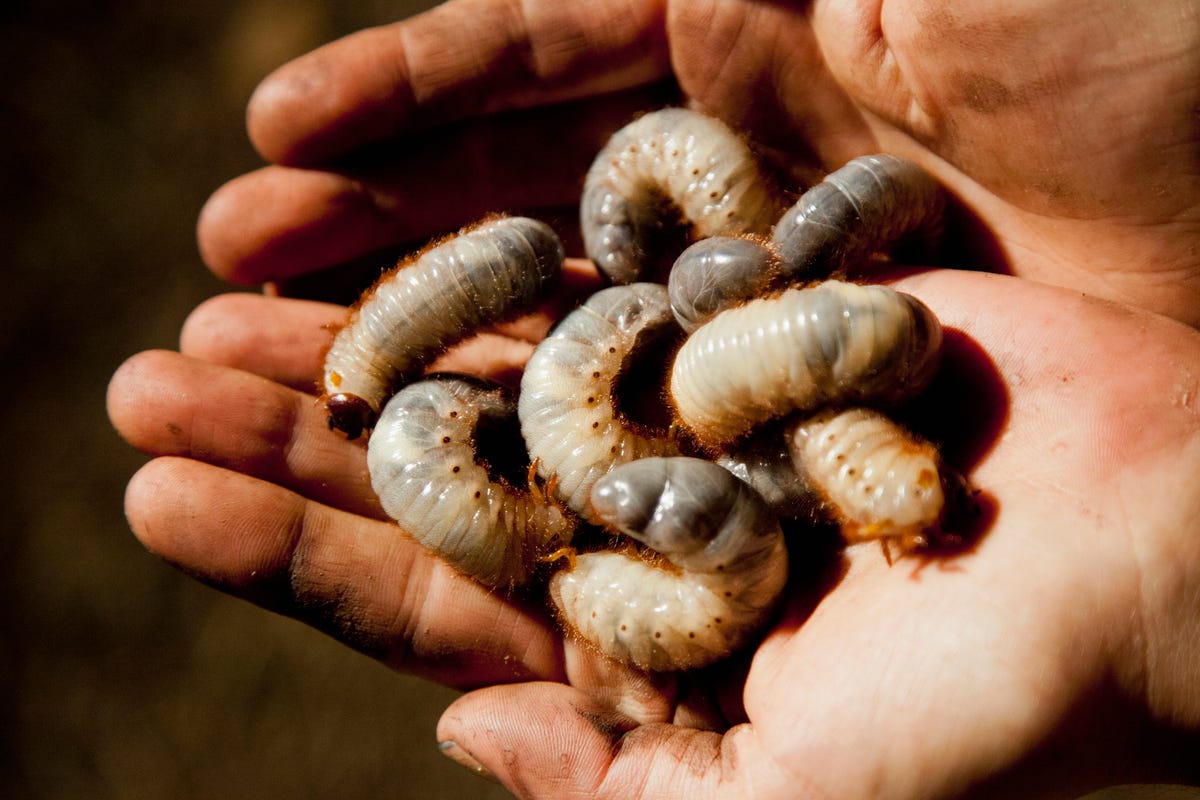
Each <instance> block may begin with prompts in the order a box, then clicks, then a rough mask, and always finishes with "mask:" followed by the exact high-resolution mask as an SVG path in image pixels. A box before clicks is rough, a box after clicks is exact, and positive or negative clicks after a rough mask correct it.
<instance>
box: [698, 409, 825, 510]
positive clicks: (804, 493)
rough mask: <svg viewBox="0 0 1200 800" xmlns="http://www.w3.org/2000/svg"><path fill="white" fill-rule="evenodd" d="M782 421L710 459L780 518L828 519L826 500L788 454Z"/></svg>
mask: <svg viewBox="0 0 1200 800" xmlns="http://www.w3.org/2000/svg"><path fill="white" fill-rule="evenodd" d="M788 434H789V431H788V430H787V429H785V428H784V427H783V426H782V425H770V426H768V427H767V428H766V429H760V430H758V431H755V433H754V435H753V436H752V437H751V438H750V439H749V440H747V441H745V442H743V443H741V444H740V445H739V446H738V447H737V448H736V449H734V450H732V451H730V452H726V453H718V454H716V455H715V456H714V458H713V460H714V461H716V463H718V464H720V465H721V466H722V467H724V468H725V469H727V470H729V471H730V472H732V473H733V474H734V475H736V476H737V477H738V478H740V479H741V480H742V481H743V482H745V483H747V484H748V485H749V486H750V488H752V489H754V491H756V492H758V494H759V495H760V496H761V497H762V499H763V500H764V501H765V502H766V503H767V505H769V506H770V507H771V509H772V510H773V511H774V512H775V513H776V514H778V515H779V517H780V518H787V519H801V520H805V521H808V522H828V521H829V514H828V512H827V508H826V504H827V502H828V501H827V500H826V499H825V496H824V495H823V494H822V492H821V490H820V488H818V487H817V486H815V485H814V484H813V482H812V480H811V479H810V478H809V476H808V474H807V472H806V471H805V470H804V469H803V468H800V469H798V468H797V466H796V464H795V463H794V462H793V458H792V451H793V448H792V443H791V442H792V439H791V436H790V435H788Z"/></svg>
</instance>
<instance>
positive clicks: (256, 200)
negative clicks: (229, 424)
mask: <svg viewBox="0 0 1200 800" xmlns="http://www.w3.org/2000/svg"><path fill="white" fill-rule="evenodd" d="M663 101H664V97H663V95H662V93H661V91H655V90H646V91H640V92H634V93H622V94H617V95H606V96H604V97H602V98H598V99H596V100H594V101H589V102H585V103H576V104H568V105H558V106H552V107H549V108H545V109H539V110H538V111H535V112H527V113H511V114H502V115H496V116H491V117H486V118H481V119H476V120H471V121H469V122H464V123H459V124H456V125H453V126H451V127H449V128H446V129H444V130H440V131H438V132H437V133H436V134H432V133H431V134H428V135H426V136H423V137H422V136H417V135H414V136H411V137H408V138H405V139H398V140H396V141H394V142H392V143H389V144H388V145H387V148H386V150H385V149H384V148H378V149H376V150H375V151H373V152H372V153H371V155H370V157H369V158H368V157H367V156H366V155H364V156H362V157H361V158H360V159H358V161H357V162H356V163H355V165H354V166H344V167H342V168H340V169H337V170H332V169H330V170H325V169H321V170H317V169H301V168H296V167H279V166H271V167H266V168H263V169H260V170H258V171H256V172H251V173H249V174H247V175H243V176H241V177H239V178H235V179H234V180H232V181H230V182H229V183H227V184H225V185H224V186H222V187H221V188H220V189H218V190H217V191H216V192H215V193H214V194H213V196H212V197H211V198H210V199H209V200H208V202H207V203H206V204H205V206H204V208H203V210H202V211H201V214H200V220H199V223H198V230H197V238H198V241H199V245H200V252H201V255H202V257H203V258H204V261H205V263H206V264H208V266H209V267H210V268H211V269H212V270H213V271H214V272H216V273H217V274H218V275H220V276H221V277H223V278H226V279H228V280H231V281H234V282H236V283H260V282H262V281H267V280H277V279H287V278H289V277H292V276H295V275H301V274H304V273H306V272H311V271H313V270H317V269H321V268H325V267H331V266H334V265H338V264H341V263H344V262H347V261H353V260H355V259H356V258H357V257H359V256H362V255H365V254H368V253H374V252H377V251H381V250H386V249H387V248H389V247H392V246H394V245H397V244H404V243H412V242H424V241H426V240H428V239H430V238H432V237H434V236H437V235H442V234H444V233H447V232H449V231H451V230H455V229H457V228H460V227H462V226H463V225H465V224H467V223H469V222H473V221H475V220H478V219H480V218H482V217H483V216H485V215H486V214H489V213H493V212H514V213H519V212H522V211H523V210H527V209H537V208H548V207H556V206H557V207H567V206H572V205H575V204H577V203H578V201H579V192H580V187H581V186H582V180H583V175H584V173H585V172H586V170H587V168H588V167H589V166H590V165H591V163H592V160H593V159H594V158H595V155H596V153H597V152H598V151H599V150H600V148H601V147H602V146H603V145H604V142H605V141H606V140H607V138H608V136H609V135H610V134H611V133H612V131H614V130H615V129H616V128H618V127H620V126H621V125H623V124H625V123H626V122H628V120H629V118H630V117H631V116H632V115H633V114H634V113H636V112H637V111H640V110H644V109H645V108H647V107H652V106H654V105H659V104H661V103H662V102H663ZM547 222H551V223H552V224H554V226H555V227H556V228H562V229H565V228H569V227H572V226H575V225H577V221H576V220H575V219H574V218H573V217H572V218H562V219H557V220H547Z"/></svg>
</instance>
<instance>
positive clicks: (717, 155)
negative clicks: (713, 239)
mask: <svg viewBox="0 0 1200 800" xmlns="http://www.w3.org/2000/svg"><path fill="white" fill-rule="evenodd" d="M776 219H778V204H777V203H776V202H775V200H774V198H773V197H772V194H771V192H770V191H769V189H768V182H767V180H766V179H765V178H764V176H763V173H762V171H761V169H760V167H759V163H758V161H757V159H756V158H755V156H754V154H753V153H752V152H751V150H750V148H749V146H748V145H747V144H746V142H745V140H743V139H742V138H741V137H740V136H739V135H738V134H736V133H735V132H734V131H733V130H732V129H730V128H729V127H728V126H727V125H725V123H723V122H721V121H720V120H717V119H715V118H713V117H708V116H706V115H704V114H700V113H697V112H695V111H689V110H688V109H685V108H665V109H661V110H658V111H653V112H650V113H648V114H644V115H642V116H640V117H638V118H636V119H635V120H633V121H632V122H630V123H629V124H628V125H626V126H625V127H623V128H621V129H620V130H618V131H617V132H616V133H615V134H613V136H612V138H611V139H610V140H609V141H608V143H607V144H606V145H605V146H604V148H603V149H601V151H600V152H599V154H597V156H596V159H595V161H594V162H593V164H592V167H591V169H590V170H589V171H588V173H587V177H586V179H585V181H584V188H583V197H582V201H581V204H580V222H581V227H582V231H583V239H584V248H585V250H586V251H587V254H588V257H589V258H591V259H592V261H594V262H595V264H596V267H597V268H598V269H599V270H600V271H601V272H602V273H603V274H604V275H606V276H608V278H609V280H611V281H612V282H613V283H632V282H634V281H638V280H647V279H648V278H649V277H650V276H649V275H648V274H647V273H648V270H650V269H652V268H653V267H652V265H650V264H648V263H647V262H648V260H653V258H652V257H651V258H649V259H648V254H651V256H652V254H653V253H655V252H656V250H657V248H659V247H661V245H660V244H659V243H657V239H658V238H659V237H660V236H661V235H662V233H663V230H664V229H671V228H673V227H676V226H678V225H679V224H680V223H682V225H683V226H685V227H687V228H690V230H691V234H692V237H693V238H695V239H699V238H704V237H708V236H716V235H734V234H740V233H763V234H766V233H768V232H769V231H770V228H771V226H772V225H773V224H774V222H775V220H776ZM671 258H672V259H673V258H674V254H672V255H671ZM667 263H668V264H669V263H670V261H669V260H668V262H667Z"/></svg>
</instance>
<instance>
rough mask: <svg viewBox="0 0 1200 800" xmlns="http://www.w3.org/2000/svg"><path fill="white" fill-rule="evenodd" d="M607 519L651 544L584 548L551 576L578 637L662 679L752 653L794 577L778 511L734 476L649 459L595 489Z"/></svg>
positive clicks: (706, 465)
mask: <svg viewBox="0 0 1200 800" xmlns="http://www.w3.org/2000/svg"><path fill="white" fill-rule="evenodd" d="M591 497H592V504H593V506H594V509H595V512H596V515H597V516H598V518H599V519H600V520H601V521H602V522H603V523H604V524H605V525H606V526H607V527H609V528H611V529H612V530H614V531H619V532H620V533H623V534H625V535H626V536H629V537H631V538H633V539H635V540H636V541H638V542H640V543H641V544H642V545H644V546H645V547H648V548H650V549H651V550H653V551H654V552H655V553H657V554H658V555H659V556H661V558H660V559H659V563H654V562H653V560H647V559H645V558H639V557H638V556H637V555H635V554H632V553H628V552H617V551H599V552H593V553H583V554H580V555H578V556H576V558H575V559H574V563H573V564H572V565H571V566H570V567H568V568H567V569H564V570H561V571H559V572H557V573H555V574H554V576H553V577H552V578H551V580H550V596H551V599H552V600H553V602H554V605H555V608H556V609H557V610H558V612H559V616H560V618H561V619H562V620H563V622H564V623H565V625H566V626H567V627H568V629H569V630H571V631H573V632H574V633H575V634H577V635H578V636H580V637H581V638H582V639H583V640H585V641H587V642H590V643H591V644H592V645H594V646H595V647H597V648H598V649H599V650H600V651H601V652H602V653H604V654H605V655H607V656H609V657H611V658H614V659H617V660H619V661H622V662H624V663H628V664H632V665H633V666H635V667H637V668H639V669H642V670H649V671H655V672H665V671H671V670H684V669H693V668H697V667H702V666H705V665H707V664H711V663H713V662H714V661H717V660H719V659H722V658H725V657H726V656H729V655H730V654H732V653H734V652H736V651H737V650H739V649H741V648H742V647H744V646H745V645H746V644H747V643H748V642H749V641H750V639H751V638H752V637H753V636H754V635H755V634H756V633H757V632H758V631H759V630H761V628H762V626H763V625H764V624H765V623H766V622H767V620H768V618H769V616H770V613H771V611H772V610H773V609H774V607H775V606H776V604H777V602H778V600H779V597H780V596H781V594H782V591H783V588H784V586H785V584H786V582H787V574H788V564H787V550H786V547H785V545H784V540H783V534H782V532H781V531H780V528H779V522H778V519H777V518H776V516H775V515H774V513H773V512H772V511H771V510H770V509H769V508H768V507H767V505H766V504H765V503H764V502H763V500H762V498H760V497H759V496H758V495H757V493H756V492H754V490H753V489H751V488H750V487H749V486H747V485H746V484H744V483H742V482H741V481H740V480H738V479H737V478H736V477H734V476H733V475H732V474H731V473H729V472H728V471H727V470H725V469H723V468H722V467H720V466H718V465H717V464H714V463H713V462H711V461H706V460H703V459H697V458H687V457H675V458H647V459H643V460H640V461H635V462H632V463H629V464H625V465H623V466H621V467H619V468H617V469H614V470H613V471H612V472H611V473H610V474H609V475H607V476H606V477H604V478H603V479H601V480H600V481H598V482H597V483H596V485H595V487H594V488H593V489H592V494H591Z"/></svg>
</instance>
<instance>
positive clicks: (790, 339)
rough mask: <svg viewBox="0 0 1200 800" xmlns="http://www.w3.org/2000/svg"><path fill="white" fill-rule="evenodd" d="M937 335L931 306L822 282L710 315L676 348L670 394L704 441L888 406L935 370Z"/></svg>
mask: <svg viewBox="0 0 1200 800" xmlns="http://www.w3.org/2000/svg"><path fill="white" fill-rule="evenodd" d="M941 341H942V330H941V325H940V324H939V323H938V320H937V318H936V317H935V316H934V314H933V312H932V311H930V310H929V308H928V307H927V306H925V305H924V304H923V303H921V302H920V301H919V300H917V299H916V298H915V297H912V296H911V295H907V294H903V293H900V292H897V291H895V290H893V289H890V288H888V287H886V286H878V285H874V286H861V285H858V284H853V283H846V282H843V281H825V282H824V283H821V284H819V285H817V286H814V287H811V288H806V289H788V290H786V291H784V292H782V293H781V294H779V295H778V296H775V297H770V298H763V299H758V300H751V301H749V302H748V303H746V304H744V305H742V306H739V307H737V308H732V309H729V310H727V311H723V312H722V313H720V314H718V315H716V316H715V317H713V318H712V319H711V320H710V321H709V322H708V323H706V324H704V325H702V326H701V327H700V328H698V329H696V331H694V332H693V333H692V335H691V336H689V337H688V339H687V340H686V341H685V342H684V344H683V346H682V347H681V348H680V349H679V352H678V353H677V355H676V358H675V361H674V363H673V365H672V369H671V378H670V394H671V399H672V401H673V402H674V404H675V409H676V412H677V414H678V416H679V419H680V420H681V421H682V422H683V424H684V425H685V426H687V428H688V429H689V430H690V431H691V432H692V434H694V435H695V436H696V438H697V439H698V440H700V441H701V442H703V443H704V444H706V445H708V446H712V447H716V448H718V449H725V446H726V445H729V444H732V443H734V442H736V441H737V440H739V439H740V438H742V437H744V436H745V435H746V434H747V433H749V432H750V431H751V430H752V429H753V428H754V427H755V426H757V425H759V424H761V423H763V422H766V421H767V420H770V419H775V418H778V417H782V416H784V415H786V414H788V413H790V412H792V411H796V410H801V411H803V410H814V409H816V408H818V407H822V406H826V405H850V404H854V405H869V406H881V407H886V406H891V405H894V404H897V403H900V402H902V401H904V400H907V399H909V398H911V397H913V396H915V395H916V394H917V393H919V392H920V391H921V390H922V389H924V388H925V386H926V385H927V384H928V382H929V380H930V379H931V378H932V377H933V374H934V372H935V370H936V368H937V365H938V362H939V360H940V353H941Z"/></svg>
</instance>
